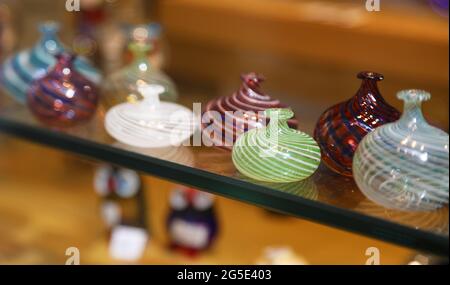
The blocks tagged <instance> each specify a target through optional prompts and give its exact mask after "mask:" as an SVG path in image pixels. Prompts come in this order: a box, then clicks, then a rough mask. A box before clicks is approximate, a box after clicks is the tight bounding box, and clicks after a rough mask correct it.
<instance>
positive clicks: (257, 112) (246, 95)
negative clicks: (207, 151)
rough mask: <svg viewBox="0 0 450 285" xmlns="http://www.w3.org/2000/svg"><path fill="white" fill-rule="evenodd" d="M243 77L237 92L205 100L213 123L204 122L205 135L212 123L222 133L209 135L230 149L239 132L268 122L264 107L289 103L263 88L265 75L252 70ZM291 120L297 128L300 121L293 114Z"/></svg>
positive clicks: (208, 117)
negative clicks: (215, 135) (273, 96)
mask: <svg viewBox="0 0 450 285" xmlns="http://www.w3.org/2000/svg"><path fill="white" fill-rule="evenodd" d="M241 80H242V84H241V86H240V88H239V89H238V90H237V91H236V92H234V93H233V94H231V95H230V96H224V97H220V98H217V99H215V100H212V101H210V102H208V104H206V108H205V110H204V119H205V121H209V122H211V123H210V124H209V125H208V124H203V128H204V129H203V134H204V136H205V137H209V133H208V134H206V130H205V128H207V127H209V126H212V127H213V128H214V130H215V132H216V133H217V134H219V136H218V138H217V137H215V138H211V137H209V139H210V140H211V141H212V142H213V143H214V145H215V146H220V147H223V148H226V149H231V148H232V146H233V143H234V142H235V141H236V139H237V137H238V136H239V135H240V134H242V133H244V132H246V131H248V130H250V129H253V128H256V127H258V126H259V125H261V124H267V121H268V119H267V118H266V117H265V116H264V115H263V114H262V113H263V111H264V110H266V109H270V108H287V105H285V104H283V103H281V102H280V101H279V100H276V99H273V98H271V97H270V96H269V95H267V94H266V93H265V92H263V91H262V88H261V83H262V82H263V81H264V77H263V76H261V75H259V74H256V73H254V72H251V73H248V74H243V75H241ZM250 114H254V115H250ZM288 124H289V126H290V127H291V128H294V129H296V128H297V125H298V122H297V120H296V119H295V118H292V119H290V120H289V121H288Z"/></svg>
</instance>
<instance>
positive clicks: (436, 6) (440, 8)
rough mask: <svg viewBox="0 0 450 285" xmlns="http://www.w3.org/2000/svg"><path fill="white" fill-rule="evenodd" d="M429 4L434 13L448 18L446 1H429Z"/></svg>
mask: <svg viewBox="0 0 450 285" xmlns="http://www.w3.org/2000/svg"><path fill="white" fill-rule="evenodd" d="M429 2H430V5H431V7H432V8H433V10H434V11H435V12H436V13H438V14H439V15H441V16H443V17H447V18H448V0H429Z"/></svg>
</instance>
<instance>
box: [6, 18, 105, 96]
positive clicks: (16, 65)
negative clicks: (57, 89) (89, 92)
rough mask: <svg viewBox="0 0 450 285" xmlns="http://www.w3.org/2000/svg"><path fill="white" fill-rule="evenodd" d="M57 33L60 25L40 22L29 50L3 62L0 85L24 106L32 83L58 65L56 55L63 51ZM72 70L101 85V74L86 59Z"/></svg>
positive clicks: (77, 60) (80, 59)
mask: <svg viewBox="0 0 450 285" xmlns="http://www.w3.org/2000/svg"><path fill="white" fill-rule="evenodd" d="M58 30H59V25H58V24H57V23H55V22H45V23H42V24H41V25H40V26H39V31H40V32H41V39H40V41H39V42H38V43H37V44H36V45H35V46H34V47H33V48H32V49H30V50H25V51H22V52H19V53H18V54H16V55H13V56H12V57H10V58H8V59H6V60H5V62H4V63H3V65H2V66H1V67H0V83H1V85H2V87H3V88H4V89H5V90H6V91H7V94H9V95H11V96H12V97H13V98H14V99H16V100H17V101H19V102H21V103H25V101H26V95H27V92H28V90H29V88H30V86H31V84H32V83H33V81H34V80H36V79H39V78H41V77H43V76H44V75H45V74H46V73H47V71H48V70H51V69H52V68H53V67H54V66H55V64H56V62H57V59H56V58H55V56H56V55H58V54H60V53H62V52H64V51H65V48H64V46H63V45H62V44H61V42H60V41H59V39H58V37H57V33H58ZM74 67H75V69H76V70H77V71H78V72H79V73H81V74H82V75H83V76H85V77H86V78H88V79H89V80H91V81H92V82H94V83H95V84H98V83H100V81H101V75H100V73H99V72H98V71H97V70H96V69H95V68H94V67H92V66H91V65H90V64H89V63H88V61H87V60H86V59H84V58H82V57H77V58H76V60H75V62H74Z"/></svg>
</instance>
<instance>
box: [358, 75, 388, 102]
mask: <svg viewBox="0 0 450 285" xmlns="http://www.w3.org/2000/svg"><path fill="white" fill-rule="evenodd" d="M357 77H358V78H359V79H361V80H362V82H361V85H360V87H359V89H358V92H356V94H355V96H354V97H353V99H354V100H357V101H358V102H361V101H362V102H366V103H376V102H384V99H383V97H382V96H381V93H380V90H379V89H378V81H381V80H383V78H384V77H383V75H381V74H379V73H375V72H371V71H363V72H360V73H359V74H358V76H357Z"/></svg>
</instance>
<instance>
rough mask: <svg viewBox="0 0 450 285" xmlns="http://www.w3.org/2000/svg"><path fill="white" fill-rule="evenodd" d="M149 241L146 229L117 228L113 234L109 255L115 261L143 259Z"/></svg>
mask: <svg viewBox="0 0 450 285" xmlns="http://www.w3.org/2000/svg"><path fill="white" fill-rule="evenodd" d="M147 241H148V235H147V232H146V231H145V230H144V229H141V228H136V227H130V226H117V227H115V228H114V229H113V231H112V234H111V241H110V243H109V254H110V256H111V257H112V258H114V259H118V260H125V261H136V260H138V259H140V258H141V257H142V255H143V253H144V250H145V247H146V245H147Z"/></svg>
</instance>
